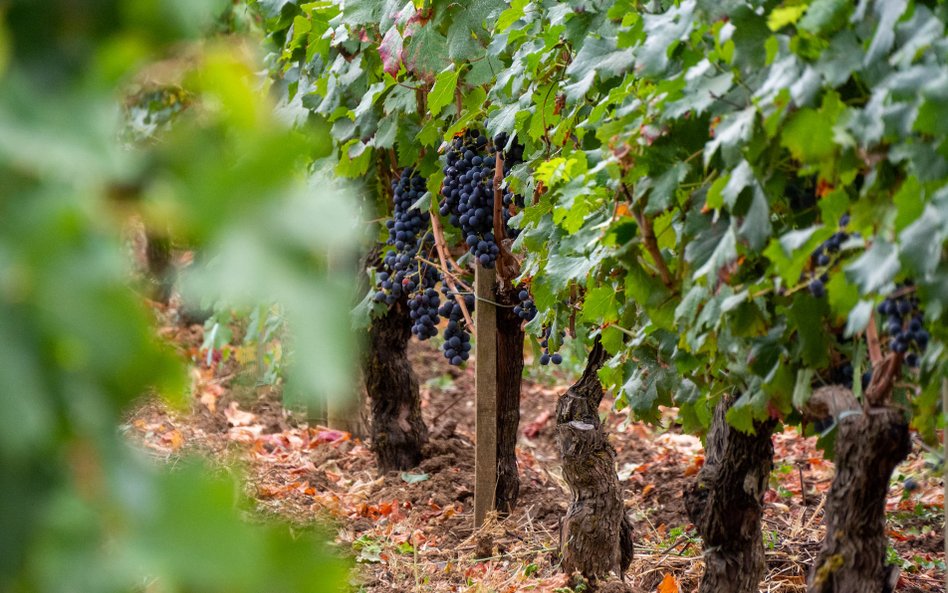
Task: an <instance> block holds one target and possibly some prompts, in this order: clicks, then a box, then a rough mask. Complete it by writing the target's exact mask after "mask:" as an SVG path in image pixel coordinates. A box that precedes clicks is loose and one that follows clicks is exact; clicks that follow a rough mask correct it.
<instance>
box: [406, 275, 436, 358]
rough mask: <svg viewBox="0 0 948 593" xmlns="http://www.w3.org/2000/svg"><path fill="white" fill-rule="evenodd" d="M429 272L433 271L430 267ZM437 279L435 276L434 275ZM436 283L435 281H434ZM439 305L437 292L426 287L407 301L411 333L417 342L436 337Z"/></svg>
mask: <svg viewBox="0 0 948 593" xmlns="http://www.w3.org/2000/svg"><path fill="white" fill-rule="evenodd" d="M426 267H427V268H428V269H429V270H431V271H434V269H433V268H431V267H430V266H426ZM435 276H436V277H437V274H435ZM435 281H437V279H436V280H435ZM440 305H441V298H440V297H439V296H438V291H437V290H435V289H434V288H433V287H428V288H426V289H425V290H423V291H418V293H417V294H415V295H414V296H412V297H411V299H409V300H408V309H409V316H410V317H411V320H412V326H411V333H413V334H415V336H416V337H417V338H418V339H419V340H427V339H428V338H433V337H435V336H436V335H438V328H437V327H436V326H437V325H438V308H439V306H440Z"/></svg>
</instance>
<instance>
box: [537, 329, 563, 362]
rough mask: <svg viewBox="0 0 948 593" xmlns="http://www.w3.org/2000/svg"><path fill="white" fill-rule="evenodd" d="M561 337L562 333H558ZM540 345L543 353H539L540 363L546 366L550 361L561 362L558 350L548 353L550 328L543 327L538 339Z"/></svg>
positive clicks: (561, 358)
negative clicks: (540, 336)
mask: <svg viewBox="0 0 948 593" xmlns="http://www.w3.org/2000/svg"><path fill="white" fill-rule="evenodd" d="M560 337H561V338H562V334H560ZM540 347H541V348H543V354H541V355H540V364H542V365H543V366H546V365H548V364H550V363H551V362H552V363H553V364H560V363H561V362H563V357H562V356H561V355H560V353H559V352H554V353H553V354H550V328H548V327H547V328H544V329H543V339H542V340H540Z"/></svg>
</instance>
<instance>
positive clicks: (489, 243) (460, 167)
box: [439, 130, 500, 268]
mask: <svg viewBox="0 0 948 593" xmlns="http://www.w3.org/2000/svg"><path fill="white" fill-rule="evenodd" d="M445 159H446V163H447V164H446V166H445V167H444V175H445V178H444V185H443V186H442V190H441V194H442V196H443V198H444V199H443V200H442V201H441V204H440V208H439V212H440V213H441V215H442V216H448V217H449V219H448V220H449V221H450V222H451V224H452V225H454V226H457V227H460V228H461V232H462V233H463V235H464V242H465V243H466V244H467V246H468V249H469V250H470V253H471V255H473V256H474V259H475V260H476V261H477V262H478V263H479V264H481V265H482V266H483V267H485V268H493V267H494V262H496V261H497V255H498V254H499V253H500V247H498V245H497V241H496V237H494V190H493V178H494V158H493V156H492V152H491V150H490V148H489V147H488V144H487V138H486V137H485V136H484V135H483V134H481V133H480V132H477V131H474V130H468V131H467V132H465V133H464V134H463V135H461V136H458V137H456V138H455V139H454V140H453V141H452V142H451V145H450V147H449V149H448V151H447V154H446V156H445Z"/></svg>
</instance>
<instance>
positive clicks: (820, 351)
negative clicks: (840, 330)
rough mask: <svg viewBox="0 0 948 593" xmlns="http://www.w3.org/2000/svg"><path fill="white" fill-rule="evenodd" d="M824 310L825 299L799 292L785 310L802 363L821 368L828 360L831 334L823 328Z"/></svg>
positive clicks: (825, 308) (825, 306)
mask: <svg viewBox="0 0 948 593" xmlns="http://www.w3.org/2000/svg"><path fill="white" fill-rule="evenodd" d="M826 310H827V305H826V300H825V299H817V298H815V297H813V296H810V294H809V293H806V292H800V293H797V294H796V295H795V296H794V299H793V305H792V306H791V307H790V309H789V310H788V311H787V317H788V319H789V320H790V321H791V322H792V323H793V326H792V327H793V329H794V330H795V331H796V334H797V338H798V340H795V342H796V346H797V347H798V348H799V349H800V354H801V357H802V360H803V363H804V364H805V365H807V366H809V367H813V368H822V367H824V366H826V363H827V362H828V361H829V351H830V346H831V345H832V344H831V342H830V337H831V334H829V332H827V331H825V330H824V329H823V316H824V314H825V313H826Z"/></svg>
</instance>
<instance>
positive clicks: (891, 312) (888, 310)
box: [876, 284, 930, 368]
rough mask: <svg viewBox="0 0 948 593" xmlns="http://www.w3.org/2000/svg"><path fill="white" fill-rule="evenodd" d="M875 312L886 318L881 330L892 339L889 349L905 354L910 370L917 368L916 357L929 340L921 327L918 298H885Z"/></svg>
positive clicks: (911, 296) (908, 285)
mask: <svg viewBox="0 0 948 593" xmlns="http://www.w3.org/2000/svg"><path fill="white" fill-rule="evenodd" d="M910 286H911V284H904V285H902V286H900V288H907V287H910ZM896 292H897V293H898V292H899V291H898V290H897V291H896ZM876 310H877V311H878V312H879V314H880V315H883V316H885V318H886V320H885V324H884V325H883V329H884V331H885V333H887V334H888V335H889V336H891V337H892V340H891V341H890V342H889V348H890V349H891V350H892V351H893V352H898V353H899V354H905V355H906V356H905V364H907V365H908V366H909V367H910V368H915V367H917V366H918V362H919V361H918V356H919V354H921V353H922V352H924V351H925V348H926V347H927V346H928V340H929V338H930V335H929V333H928V331H927V330H926V329H925V328H924V327H923V326H922V322H923V318H924V316H923V315H922V312H921V310H920V309H919V305H918V297H916V296H914V295H904V296H891V297H887V298H886V299H885V300H884V301H882V302H881V303H879V306H878V308H877V309H876Z"/></svg>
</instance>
